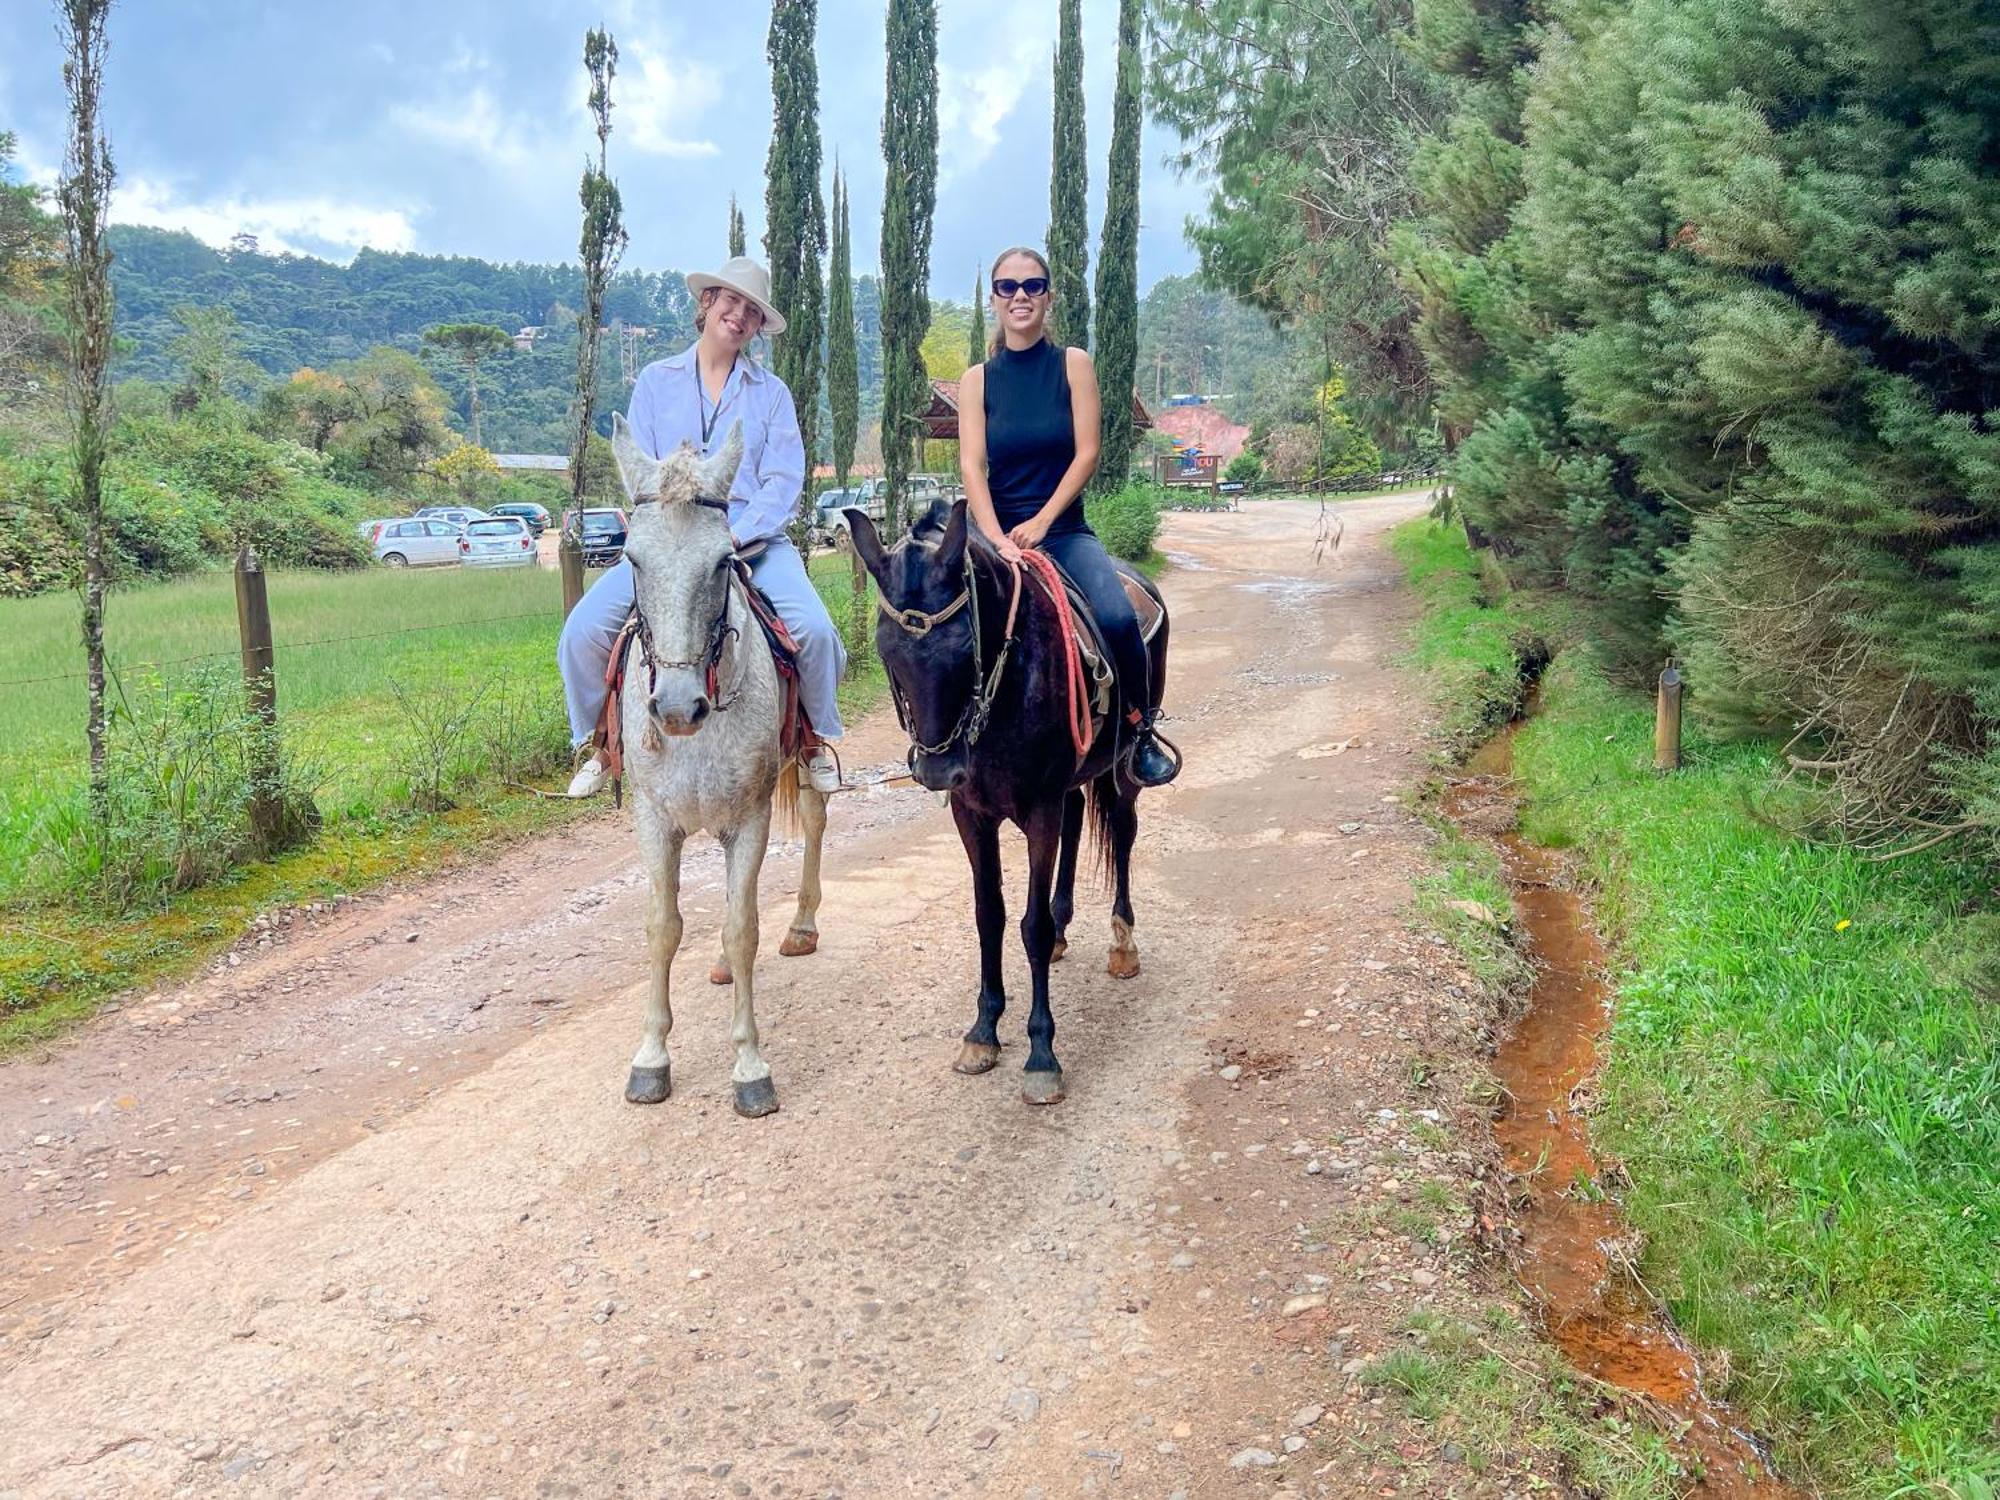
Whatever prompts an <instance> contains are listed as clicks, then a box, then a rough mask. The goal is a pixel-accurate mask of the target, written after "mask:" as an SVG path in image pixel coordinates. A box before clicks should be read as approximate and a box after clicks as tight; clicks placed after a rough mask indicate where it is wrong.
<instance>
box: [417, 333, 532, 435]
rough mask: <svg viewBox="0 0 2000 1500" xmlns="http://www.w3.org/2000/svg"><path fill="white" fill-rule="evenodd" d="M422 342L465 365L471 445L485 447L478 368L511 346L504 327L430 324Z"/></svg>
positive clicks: (512, 342)
mask: <svg viewBox="0 0 2000 1500" xmlns="http://www.w3.org/2000/svg"><path fill="white" fill-rule="evenodd" d="M424 342H425V343H426V344H427V345H429V346H430V347H431V348H433V349H436V350H438V351H440V352H441V353H444V354H447V355H449V356H450V357H451V358H453V359H455V360H457V361H458V362H459V363H460V364H461V365H463V366H465V379H466V383H467V385H469V386H470V387H471V391H472V405H471V411H470V413H469V417H470V421H469V424H468V425H469V429H470V438H471V442H472V446H473V447H475V448H480V447H484V446H485V445H484V443H482V442H481V441H480V433H479V367H480V365H481V364H483V363H484V362H485V361H486V360H489V359H491V358H492V357H493V356H494V355H496V354H501V353H504V352H505V351H507V350H508V349H511V348H513V347H514V341H513V340H512V339H511V338H509V337H508V336H507V330H506V329H504V328H495V327H494V326H493V325H492V324H491V323H433V324H432V325H431V326H430V327H429V328H426V329H425V330H424Z"/></svg>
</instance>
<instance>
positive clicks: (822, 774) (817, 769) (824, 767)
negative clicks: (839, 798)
mask: <svg viewBox="0 0 2000 1500" xmlns="http://www.w3.org/2000/svg"><path fill="white" fill-rule="evenodd" d="M800 764H801V765H803V766H804V767H805V768H806V780H807V781H808V782H810V783H811V784H812V789H813V790H814V791H816V792H837V791H839V790H840V762H838V761H837V760H835V759H834V758H833V752H832V751H831V750H829V749H827V748H826V746H824V745H821V746H820V747H819V748H818V749H817V750H815V751H813V753H812V754H811V755H808V756H807V757H806V758H805V759H804V760H803V761H801V762H800Z"/></svg>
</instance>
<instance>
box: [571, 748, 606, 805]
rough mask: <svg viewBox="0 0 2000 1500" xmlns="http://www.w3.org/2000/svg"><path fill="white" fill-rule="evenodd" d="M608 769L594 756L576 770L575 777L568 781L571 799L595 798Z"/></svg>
mask: <svg viewBox="0 0 2000 1500" xmlns="http://www.w3.org/2000/svg"><path fill="white" fill-rule="evenodd" d="M608 774H610V768H609V767H608V766H606V765H605V764H604V762H603V761H601V760H599V759H598V758H597V757H596V756H595V755H593V756H591V757H590V759H589V760H587V761H585V762H584V763H583V764H582V765H580V766H578V767H577V768H576V775H574V776H572V777H570V779H569V794H570V796H572V797H595V796H596V795H597V793H598V790H599V788H601V787H602V786H603V785H604V778H605V777H606V776H607V775H608Z"/></svg>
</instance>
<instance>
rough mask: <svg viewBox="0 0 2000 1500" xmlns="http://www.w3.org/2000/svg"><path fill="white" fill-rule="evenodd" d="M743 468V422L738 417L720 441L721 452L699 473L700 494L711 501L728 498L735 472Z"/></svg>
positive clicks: (734, 481)
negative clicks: (726, 435) (727, 434)
mask: <svg viewBox="0 0 2000 1500" xmlns="http://www.w3.org/2000/svg"><path fill="white" fill-rule="evenodd" d="M742 467H743V421H742V419H741V418H740V417H739V418H738V419H737V420H736V422H735V423H734V424H733V425H732V426H731V427H730V429H729V436H728V437H726V438H724V439H723V440H722V451H721V452H719V453H717V454H716V455H715V457H714V458H711V459H710V460H709V461H708V463H707V464H706V465H705V466H704V467H703V469H702V471H701V492H702V493H703V494H704V495H706V496H708V497H709V498H710V499H711V500H726V499H728V498H729V488H730V486H731V485H733V484H735V483H736V471H737V470H738V469H740V468H742Z"/></svg>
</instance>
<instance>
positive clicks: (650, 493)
mask: <svg viewBox="0 0 2000 1500" xmlns="http://www.w3.org/2000/svg"><path fill="white" fill-rule="evenodd" d="M611 456H612V457H613V458H615V459H616V460H617V461H618V479H619V482H620V483H621V484H623V485H624V486H625V498H626V499H627V500H632V501H637V500H639V499H642V498H644V499H648V500H650V499H652V498H653V497H654V496H656V495H658V494H659V493H660V465H659V462H658V461H657V460H656V459H654V458H653V456H652V455H651V454H649V453H647V452H645V451H644V450H643V449H642V448H640V446H639V444H638V442H637V440H636V439H634V438H633V436H632V427H631V424H630V423H628V422H627V421H626V420H625V414H624V413H623V412H613V413H612V414H611Z"/></svg>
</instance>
